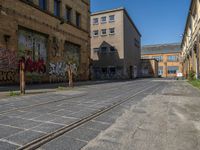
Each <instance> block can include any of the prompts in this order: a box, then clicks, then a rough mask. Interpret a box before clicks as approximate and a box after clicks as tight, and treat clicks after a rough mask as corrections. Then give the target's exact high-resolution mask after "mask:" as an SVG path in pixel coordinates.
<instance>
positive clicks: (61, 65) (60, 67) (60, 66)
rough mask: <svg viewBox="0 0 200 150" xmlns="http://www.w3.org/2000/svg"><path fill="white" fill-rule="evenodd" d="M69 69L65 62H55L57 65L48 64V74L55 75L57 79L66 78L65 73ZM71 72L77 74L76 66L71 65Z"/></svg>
mask: <svg viewBox="0 0 200 150" xmlns="http://www.w3.org/2000/svg"><path fill="white" fill-rule="evenodd" d="M68 68H69V65H67V64H66V63H65V62H57V63H50V64H49V74H50V75H55V76H57V77H66V72H67V70H68ZM71 68H72V72H73V73H74V74H77V66H76V64H72V65H71Z"/></svg>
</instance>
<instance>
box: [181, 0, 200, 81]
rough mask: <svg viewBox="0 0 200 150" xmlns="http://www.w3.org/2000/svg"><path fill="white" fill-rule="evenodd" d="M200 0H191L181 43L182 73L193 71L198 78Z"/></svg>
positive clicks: (187, 73)
mask: <svg viewBox="0 0 200 150" xmlns="http://www.w3.org/2000/svg"><path fill="white" fill-rule="evenodd" d="M199 34H200V1H199V0H191V4H190V8H189V11H188V17H187V21H186V25H185V31H184V34H183V39H182V43H181V48H182V57H183V66H184V68H183V69H184V75H185V76H186V77H188V75H189V73H190V72H194V73H195V76H196V78H198V79H199V78H200V35H199Z"/></svg>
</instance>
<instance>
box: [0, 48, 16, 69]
mask: <svg viewBox="0 0 200 150" xmlns="http://www.w3.org/2000/svg"><path fill="white" fill-rule="evenodd" d="M16 67H17V53H16V52H15V51H11V50H8V49H2V48H0V69H8V68H9V69H16Z"/></svg>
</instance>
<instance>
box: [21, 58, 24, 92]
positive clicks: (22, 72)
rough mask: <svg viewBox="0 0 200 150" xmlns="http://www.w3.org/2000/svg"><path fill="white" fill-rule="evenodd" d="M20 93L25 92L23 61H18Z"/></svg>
mask: <svg viewBox="0 0 200 150" xmlns="http://www.w3.org/2000/svg"><path fill="white" fill-rule="evenodd" d="M20 94H22V95H24V94H25V63H24V61H21V62H20Z"/></svg>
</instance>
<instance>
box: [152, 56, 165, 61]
mask: <svg viewBox="0 0 200 150" xmlns="http://www.w3.org/2000/svg"><path fill="white" fill-rule="evenodd" d="M152 58H154V59H156V60H157V61H159V62H161V61H163V56H153V57H152Z"/></svg>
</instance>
